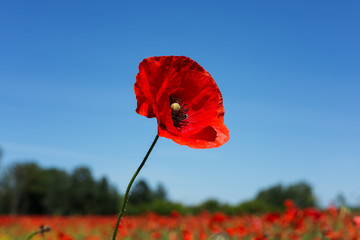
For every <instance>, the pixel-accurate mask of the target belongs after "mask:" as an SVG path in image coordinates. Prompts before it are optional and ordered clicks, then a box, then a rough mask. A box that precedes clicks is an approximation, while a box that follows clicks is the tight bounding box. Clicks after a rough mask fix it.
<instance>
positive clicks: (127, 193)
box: [112, 135, 159, 240]
mask: <svg viewBox="0 0 360 240" xmlns="http://www.w3.org/2000/svg"><path fill="white" fill-rule="evenodd" d="M158 138H159V135H156V137H155V139H154V141H153V143H152V144H151V146H150V148H149V150H148V152H147V153H146V155H145V157H144V159H143V161H142V162H141V164H140V166H139V167H138V169H137V170H136V172H135V173H134V175H133V177H132V178H131V180H130V182H129V184H128V186H127V189H126V192H125V196H124V201H123V204H122V206H121V210H120V213H119V216H118V219H117V221H116V225H115V229H114V233H113V238H112V240H115V239H116V234H117V232H118V228H119V224H120V220H121V217H122V215H123V213H124V210H125V206H126V202H127V199H128V196H129V192H130V188H131V185H132V184H133V182H134V180H135V178H136V176H137V175H138V174H139V172H140V170H141V168H142V167H143V166H144V164H145V162H146V159H147V158H148V157H149V155H150V153H151V151H152V149H153V148H154V146H155V144H156V142H157V140H158Z"/></svg>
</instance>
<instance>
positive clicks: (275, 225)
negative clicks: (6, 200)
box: [0, 201, 360, 240]
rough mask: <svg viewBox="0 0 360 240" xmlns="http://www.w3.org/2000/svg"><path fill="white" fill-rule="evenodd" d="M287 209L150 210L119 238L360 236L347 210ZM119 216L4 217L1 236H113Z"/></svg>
mask: <svg viewBox="0 0 360 240" xmlns="http://www.w3.org/2000/svg"><path fill="white" fill-rule="evenodd" d="M285 206H286V211H285V212H282V213H266V214H262V215H252V214H246V215H234V216H229V215H226V214H224V213H221V212H216V213H213V214H211V213H209V212H206V211H205V212H202V213H200V214H198V215H180V214H179V213H177V212H175V211H174V212H172V213H171V214H169V215H167V216H161V215H157V214H155V213H147V214H143V215H137V216H126V217H125V218H123V220H122V222H121V224H120V228H119V231H118V235H117V239H173V240H175V239H177V240H196V239H199V240H201V239H212V238H211V237H212V236H213V235H214V234H216V233H224V234H226V235H228V236H229V239H250V240H261V239H263V240H265V239H319V240H320V239H338V240H342V239H349V240H358V239H360V217H359V216H356V214H354V213H352V212H350V211H349V210H347V209H346V208H340V209H336V208H335V207H330V208H328V209H326V210H318V209H316V208H306V209H299V208H297V207H296V206H295V205H294V204H293V203H292V202H291V201H286V202H285ZM115 219H116V216H95V215H88V216H68V217H65V216H31V215H29V216H26V215H25V216H5V215H3V216H0V239H1V240H16V239H26V237H27V236H28V235H29V234H30V233H31V232H34V231H36V230H39V229H40V228H41V226H47V227H50V228H51V230H50V231H49V232H45V233H44V234H40V233H39V234H37V235H36V236H35V237H33V238H32V239H49V240H50V239H52V240H78V239H82V240H100V239H110V238H111V233H112V229H113V227H114V224H115ZM222 239H223V238H222Z"/></svg>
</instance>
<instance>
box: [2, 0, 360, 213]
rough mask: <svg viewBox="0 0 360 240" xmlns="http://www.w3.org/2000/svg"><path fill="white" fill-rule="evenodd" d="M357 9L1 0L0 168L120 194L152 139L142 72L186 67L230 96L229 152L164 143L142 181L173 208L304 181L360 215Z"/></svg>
mask: <svg viewBox="0 0 360 240" xmlns="http://www.w3.org/2000/svg"><path fill="white" fill-rule="evenodd" d="M359 10H360V3H359V1H325V0H324V1H285V0H284V1H132V2H131V1H40V0H39V1H2V2H1V3H0V146H1V148H2V149H3V150H4V156H3V158H2V161H1V167H2V168H4V167H5V166H8V165H10V164H12V163H14V162H15V161H18V160H22V161H24V160H26V161H29V160H36V161H37V162H38V163H39V164H40V165H41V166H44V167H53V166H55V167H59V168H62V169H66V170H69V171H70V170H72V169H74V168H75V167H77V166H80V165H87V166H89V167H91V169H92V171H93V173H94V176H95V177H101V176H106V177H108V178H109V179H110V181H111V182H112V183H113V184H114V185H116V186H118V187H119V189H120V190H121V192H123V191H124V189H125V188H126V185H127V183H128V181H129V180H130V178H131V176H132V174H133V172H134V171H135V169H136V168H137V166H138V165H139V163H140V162H141V160H142V158H143V156H144V155H145V153H146V151H147V149H148V147H149V146H150V144H151V142H152V140H153V138H154V137H155V135H156V130H157V128H156V120H155V119H147V118H145V117H142V116H140V115H138V114H136V112H135V108H136V99H135V95H134V90H133V85H134V83H135V75H136V73H137V71H138V64H139V62H140V61H141V60H142V59H144V58H146V57H150V56H161V55H185V56H188V57H190V58H192V59H194V60H196V61H197V62H198V63H200V64H201V65H202V66H203V67H204V68H205V69H206V70H207V71H208V72H210V74H211V75H212V76H213V77H214V79H215V81H216V82H217V83H218V86H219V88H220V90H221V91H222V94H223V97H224V107H225V123H226V125H227V126H228V128H229V130H230V137H231V139H230V141H229V142H228V143H226V144H225V145H223V146H222V147H220V148H217V149H208V150H195V149H190V148H188V147H185V146H180V145H177V144H176V143H174V142H172V141H171V140H169V139H165V138H161V139H159V141H158V144H157V146H156V147H155V149H154V151H153V153H152V155H151V156H150V158H149V160H148V162H147V163H146V165H145V167H144V169H143V170H142V172H141V173H140V175H139V178H145V179H146V180H147V181H148V182H149V183H150V184H151V186H156V185H157V183H159V182H162V183H163V184H164V185H165V187H166V189H167V190H168V194H169V197H170V198H171V199H172V200H176V201H182V202H184V203H188V204H193V203H199V202H201V201H203V200H205V199H208V198H217V199H219V200H221V201H223V202H228V203H238V202H240V201H243V200H247V199H250V198H252V197H254V196H255V194H256V193H257V192H258V191H259V190H260V189H263V188H266V187H269V186H271V185H274V184H277V183H282V184H292V183H296V182H298V181H301V180H305V181H307V182H308V183H310V184H311V185H312V186H313V189H314V191H315V194H316V195H317V196H318V199H319V200H320V203H322V204H323V205H324V206H326V205H328V204H329V203H330V202H331V201H332V200H333V199H334V198H335V197H336V195H337V194H339V193H343V194H344V195H345V196H346V198H347V199H348V200H349V201H350V202H352V203H353V204H359V203H360V188H359V182H360V177H359V176H360V175H359V171H360V31H359V26H360V14H359Z"/></svg>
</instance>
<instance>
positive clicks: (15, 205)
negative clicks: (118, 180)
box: [0, 163, 120, 214]
mask: <svg viewBox="0 0 360 240" xmlns="http://www.w3.org/2000/svg"><path fill="white" fill-rule="evenodd" d="M119 202H120V197H119V194H118V193H117V191H116V190H115V188H114V187H112V186H110V185H109V183H108V181H107V179H106V178H102V179H100V181H96V180H94V179H93V177H92V175H91V172H90V170H89V169H88V168H86V167H80V168H77V169H75V170H74V171H73V172H72V173H71V174H68V173H66V172H65V171H62V170H58V169H54V168H51V169H42V168H40V167H39V166H38V165H37V164H36V163H17V164H14V165H12V166H11V167H9V168H8V169H7V170H6V171H5V172H4V173H3V174H2V176H1V178H0V213H1V214H115V213H116V212H117V211H118V206H119Z"/></svg>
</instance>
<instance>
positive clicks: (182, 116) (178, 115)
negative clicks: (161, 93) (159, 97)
mask: <svg viewBox="0 0 360 240" xmlns="http://www.w3.org/2000/svg"><path fill="white" fill-rule="evenodd" d="M169 100H170V108H171V117H172V120H173V124H174V126H175V127H176V128H177V129H178V130H179V131H180V130H181V128H182V127H184V126H185V125H186V124H187V121H186V119H187V118H188V115H187V112H188V110H189V108H187V107H185V106H186V104H184V103H183V101H182V100H181V99H178V98H176V97H173V96H171V97H170V99H169Z"/></svg>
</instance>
